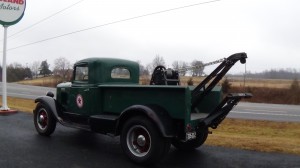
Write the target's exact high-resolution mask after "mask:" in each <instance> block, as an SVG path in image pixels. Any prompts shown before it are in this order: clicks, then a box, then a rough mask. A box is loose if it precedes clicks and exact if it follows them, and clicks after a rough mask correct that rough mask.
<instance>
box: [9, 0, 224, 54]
mask: <svg viewBox="0 0 300 168" xmlns="http://www.w3.org/2000/svg"><path fill="white" fill-rule="evenodd" d="M218 1H221V0H212V1H206V2H200V3H196V4H191V5H186V6H181V7H177V8H172V9H167V10H162V11H158V12H152V13H148V14H144V15H139V16H135V17H131V18H127V19H121V20H117V21H113V22H109V23H105V24H102V25H97V26H93V27H88V28H85V29H80V30H77V31H73V32H70V33H65V34H61V35H58V36H54V37H50V38H46V39H43V40H39V41H36V42H32V43H28V44H24V45H20V46H17V47H14V48H10V49H8V50H7V51H10V50H15V49H19V48H22V47H26V46H30V45H34V44H38V43H42V42H45V41H49V40H53V39H57V38H61V37H65V36H69V35H72V34H76V33H80V32H83V31H88V30H92V29H97V28H101V27H104V26H108V25H112V24H116V23H121V22H126V21H130V20H134V19H139V18H143V17H147V16H151V15H157V14H161V13H166V12H171V11H175V10H180V9H184V8H190V7H194V6H199V5H204V4H209V3H214V2H218Z"/></svg>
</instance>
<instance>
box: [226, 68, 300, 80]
mask: <svg viewBox="0 0 300 168" xmlns="http://www.w3.org/2000/svg"><path fill="white" fill-rule="evenodd" d="M230 76H237V77H241V75H230ZM246 76H247V78H254V79H300V72H299V71H297V70H296V69H271V70H265V71H263V72H260V73H251V72H247V74H246Z"/></svg>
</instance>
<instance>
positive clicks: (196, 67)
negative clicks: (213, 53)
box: [175, 58, 226, 72]
mask: <svg viewBox="0 0 300 168" xmlns="http://www.w3.org/2000/svg"><path fill="white" fill-rule="evenodd" d="M225 60H226V58H222V59H219V60H216V61H212V62H208V63H205V64H203V65H199V66H190V67H186V68H179V69H175V70H177V71H178V72H185V71H190V70H195V69H201V68H204V67H206V66H210V65H214V64H218V63H221V62H223V61H225Z"/></svg>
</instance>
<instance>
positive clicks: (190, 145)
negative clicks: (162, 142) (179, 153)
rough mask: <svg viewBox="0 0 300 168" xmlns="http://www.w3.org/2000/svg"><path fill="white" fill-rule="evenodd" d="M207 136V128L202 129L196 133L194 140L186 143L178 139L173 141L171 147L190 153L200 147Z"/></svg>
mask: <svg viewBox="0 0 300 168" xmlns="http://www.w3.org/2000/svg"><path fill="white" fill-rule="evenodd" d="M207 136H208V128H203V129H200V130H199V131H197V136H196V139H193V140H190V141H187V142H182V141H180V140H178V139H173V141H172V145H173V146H174V147H175V148H177V149H179V150H183V151H192V150H195V149H196V148H198V147H200V146H201V145H202V144H203V143H204V142H205V141H206V139H207Z"/></svg>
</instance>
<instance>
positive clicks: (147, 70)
mask: <svg viewBox="0 0 300 168" xmlns="http://www.w3.org/2000/svg"><path fill="white" fill-rule="evenodd" d="M138 63H139V66H140V75H145V76H148V75H151V74H152V72H153V70H154V69H155V67H157V66H159V65H161V66H165V67H166V68H168V67H167V66H166V62H165V60H164V58H163V57H162V56H160V55H156V56H155V57H154V59H153V60H152V62H151V63H149V64H147V65H146V66H144V65H142V64H141V63H140V61H138ZM191 67H197V68H191ZM172 68H173V69H176V70H180V71H179V75H181V76H187V75H188V76H194V77H196V76H203V75H204V67H203V62H202V61H200V60H193V61H192V62H190V63H189V62H186V61H174V62H173V63H172ZM0 71H1V72H2V67H0ZM49 75H54V76H59V77H60V78H61V80H62V81H70V79H71V76H72V64H71V63H70V61H69V60H68V59H66V58H65V57H59V58H57V59H55V60H54V68H53V70H50V64H49V63H48V62H47V60H44V61H34V62H33V63H32V64H30V65H28V64H27V65H26V66H23V65H21V64H19V63H13V64H10V65H8V66H7V81H8V82H16V81H20V80H24V79H33V78H38V77H45V76H49ZM246 75H247V77H248V78H263V79H300V73H299V71H297V70H295V69H285V70H284V69H280V70H274V69H271V70H267V71H263V72H261V73H251V72H247V74H246ZM230 76H239V75H230ZM0 78H1V80H2V73H0Z"/></svg>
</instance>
